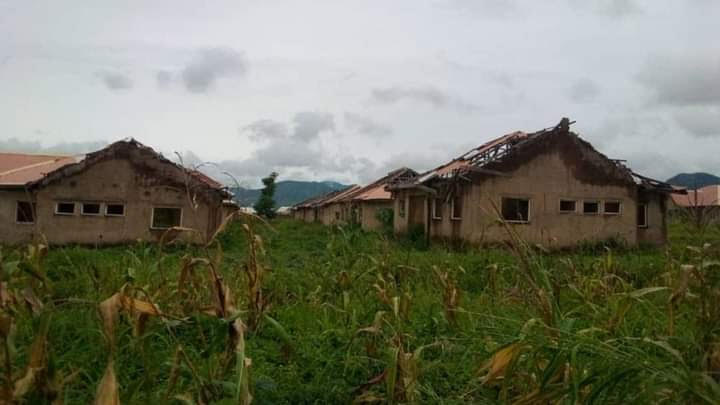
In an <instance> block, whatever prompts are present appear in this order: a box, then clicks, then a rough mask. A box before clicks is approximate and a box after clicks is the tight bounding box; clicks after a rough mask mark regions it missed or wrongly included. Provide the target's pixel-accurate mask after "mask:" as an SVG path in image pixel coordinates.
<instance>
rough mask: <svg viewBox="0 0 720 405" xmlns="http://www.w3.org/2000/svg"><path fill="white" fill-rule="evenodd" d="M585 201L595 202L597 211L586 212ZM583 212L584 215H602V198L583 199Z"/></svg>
mask: <svg viewBox="0 0 720 405" xmlns="http://www.w3.org/2000/svg"><path fill="white" fill-rule="evenodd" d="M585 203H594V204H595V205H596V206H597V210H596V211H595V212H585ZM582 205H583V206H582V214H583V215H600V205H601V201H600V200H583V202H582Z"/></svg>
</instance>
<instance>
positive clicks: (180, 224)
mask: <svg viewBox="0 0 720 405" xmlns="http://www.w3.org/2000/svg"><path fill="white" fill-rule="evenodd" d="M158 208H160V209H172V210H180V221H179V223H178V224H177V225H172V226H169V227H157V226H155V210H156V209H158ZM182 222H183V209H182V207H172V206H167V205H158V206H154V207H152V211H151V212H150V229H155V230H168V229H170V228H173V227H176V226H182Z"/></svg>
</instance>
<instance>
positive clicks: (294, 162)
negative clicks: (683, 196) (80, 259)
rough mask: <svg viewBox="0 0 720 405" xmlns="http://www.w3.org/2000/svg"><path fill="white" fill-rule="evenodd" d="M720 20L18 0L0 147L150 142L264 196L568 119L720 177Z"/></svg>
mask: <svg viewBox="0 0 720 405" xmlns="http://www.w3.org/2000/svg"><path fill="white" fill-rule="evenodd" d="M70 4H72V6H70ZM718 21H720V1H715V0H685V1H682V0H647V1H643V0H548V1H535V0H532V1H531V0H526V1H522V0H515V1H513V0H436V1H420V0H408V1H387V0H384V1H357V2H351V1H341V0H330V1H323V0H312V1H289V0H288V1H275V0H262V1H238V0H234V1H227V2H222V1H213V2H198V1H178V0H172V1H98V0H92V1H85V2H81V1H75V2H59V1H47V2H41V1H9V0H8V1H5V0H0V150H23V151H59V152H62V153H72V152H82V151H85V150H87V149H97V148H98V147H99V145H103V144H105V143H108V142H112V141H116V140H118V139H122V138H125V137H134V138H136V139H138V140H139V141H141V142H143V143H145V144H147V145H150V146H152V147H154V148H155V149H157V150H159V151H162V152H163V153H164V154H166V155H168V156H172V155H173V153H174V152H178V153H180V154H182V155H183V156H184V160H185V162H186V163H188V164H197V163H198V162H201V161H211V162H215V163H217V164H219V165H220V166H221V167H222V169H223V170H227V171H230V172H231V173H233V174H234V175H235V176H236V177H237V178H238V180H240V181H241V182H242V183H243V184H244V185H248V186H255V185H257V184H258V178H259V177H261V176H263V175H266V174H268V173H269V172H270V171H272V170H275V171H278V172H279V173H280V175H281V179H315V180H336V181H341V182H367V181H369V180H372V179H373V178H374V177H377V176H380V175H382V174H384V173H385V172H387V171H389V170H391V169H394V168H396V167H399V166H410V167H413V168H416V169H418V170H419V169H425V168H430V167H434V166H436V165H438V164H440V163H443V162H444V161H446V160H447V159H449V158H451V157H454V156H455V155H458V154H460V153H461V152H464V151H465V150H466V149H469V148H471V147H473V146H477V145H479V144H481V143H483V142H485V141H487V140H489V139H491V138H495V137H497V136H500V135H503V134H505V133H508V132H511V131H515V130H524V131H534V130H538V129H541V128H544V127H548V126H551V125H554V124H556V123H557V122H558V121H559V120H560V118H561V117H563V116H567V117H570V118H571V119H573V120H576V121H577V123H576V124H574V125H573V129H574V130H575V131H576V132H578V133H579V134H580V135H581V136H582V137H583V138H585V139H587V140H588V141H590V142H591V143H592V144H593V145H594V146H595V147H596V148H597V149H599V150H600V151H601V152H603V153H605V154H606V155H608V156H610V157H612V158H618V159H627V160H628V162H629V164H630V166H632V167H633V168H634V169H636V170H637V171H640V172H642V173H644V174H646V175H649V176H654V177H657V178H660V179H665V178H667V177H669V176H671V175H673V174H676V173H678V172H680V171H686V172H687V171H708V172H711V173H714V174H720V158H718V156H719V155H718V153H719V152H720V39H719V38H720V25H719V24H718ZM219 170H220V169H215V170H214V172H215V173H217V172H218V171H219ZM221 180H223V181H224V180H225V179H221Z"/></svg>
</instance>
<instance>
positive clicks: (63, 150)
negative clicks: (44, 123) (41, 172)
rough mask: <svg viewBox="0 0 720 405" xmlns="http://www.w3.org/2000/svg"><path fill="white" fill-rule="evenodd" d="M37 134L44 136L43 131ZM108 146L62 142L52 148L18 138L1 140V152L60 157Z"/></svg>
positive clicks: (105, 144) (97, 142)
mask: <svg viewBox="0 0 720 405" xmlns="http://www.w3.org/2000/svg"><path fill="white" fill-rule="evenodd" d="M36 133H37V134H43V133H44V132H43V131H36ZM105 146H107V142H103V141H93V142H60V143H57V144H54V145H51V146H47V147H46V146H43V145H42V143H40V142H39V141H23V140H21V139H18V138H9V139H6V140H0V151H4V152H18V153H36V154H43V153H46V154H58V155H77V154H83V153H88V152H93V151H96V150H98V149H102V148H104V147H105Z"/></svg>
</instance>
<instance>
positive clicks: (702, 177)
mask: <svg viewBox="0 0 720 405" xmlns="http://www.w3.org/2000/svg"><path fill="white" fill-rule="evenodd" d="M667 182H668V183H670V184H672V185H674V186H681V187H687V188H690V189H696V188H702V187H705V186H710V185H713V184H720V177H718V176H714V175H712V174H710V173H680V174H678V175H677V176H673V177H671V178H669V179H668V180H667Z"/></svg>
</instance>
